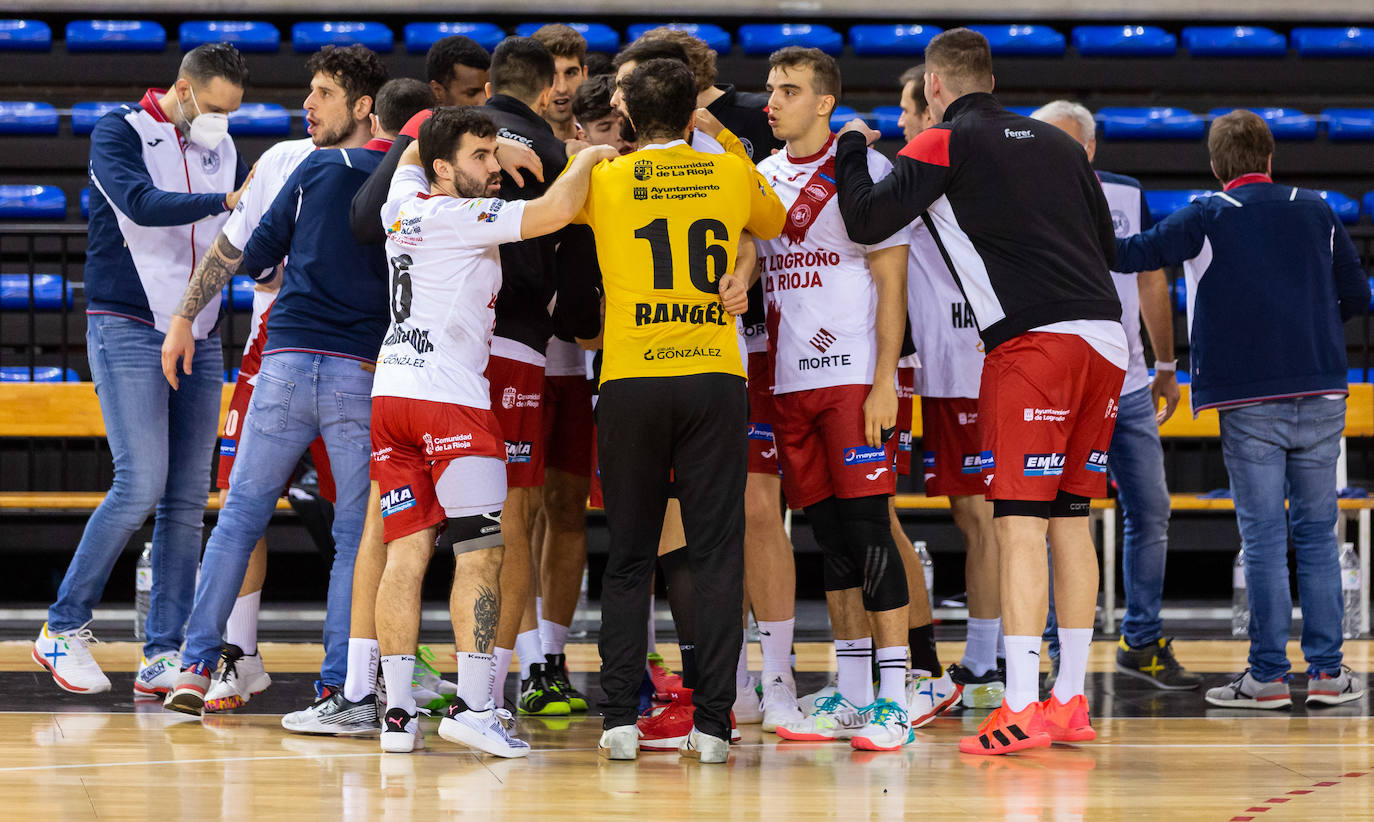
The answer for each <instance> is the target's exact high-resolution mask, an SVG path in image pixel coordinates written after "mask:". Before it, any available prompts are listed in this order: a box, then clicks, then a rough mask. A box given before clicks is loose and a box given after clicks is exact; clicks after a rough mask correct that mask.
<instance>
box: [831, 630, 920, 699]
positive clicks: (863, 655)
mask: <svg viewBox="0 0 1374 822" xmlns="http://www.w3.org/2000/svg"><path fill="white" fill-rule="evenodd" d="M905 658H906V657H905V652H903V659H905ZM835 663H836V665H835V667H836V670H837V675H836V687H838V688H839V689H840V693H841V694H844V698H845V699H848V700H849V701H850V702H852V703H854V704H855V705H869V704H872V702H873V638H872V637H867V636H866V637H864V638H863V639H837V640H835Z"/></svg>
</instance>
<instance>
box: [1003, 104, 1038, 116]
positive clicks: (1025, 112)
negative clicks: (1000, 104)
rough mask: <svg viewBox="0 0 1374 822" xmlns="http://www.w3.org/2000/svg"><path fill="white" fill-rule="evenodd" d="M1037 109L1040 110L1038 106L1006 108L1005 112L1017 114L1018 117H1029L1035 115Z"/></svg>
mask: <svg viewBox="0 0 1374 822" xmlns="http://www.w3.org/2000/svg"><path fill="white" fill-rule="evenodd" d="M1038 108H1040V107H1039V106H1007V111H1010V112H1011V113H1012V114H1019V115H1021V116H1022V117H1029V116H1031V115H1032V114H1034V113H1035V110H1036V109H1038Z"/></svg>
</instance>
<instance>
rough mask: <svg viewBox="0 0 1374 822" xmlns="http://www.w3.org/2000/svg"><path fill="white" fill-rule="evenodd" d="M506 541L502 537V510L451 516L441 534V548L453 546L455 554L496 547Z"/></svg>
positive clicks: (439, 541)
mask: <svg viewBox="0 0 1374 822" xmlns="http://www.w3.org/2000/svg"><path fill="white" fill-rule="evenodd" d="M504 542H505V540H504V539H502V537H501V512H500V511H492V512H491V513H490V514H473V515H472V516H467V517H449V518H448V521H447V523H446V524H445V526H444V532H443V533H442V534H440V535H439V540H438V546H439V547H440V548H452V549H453V555H454V556H455V557H456V556H458V555H459V554H466V553H468V552H469V551H481V550H483V549H484V548H495V547H497V546H498V545H501V544H503V543H504Z"/></svg>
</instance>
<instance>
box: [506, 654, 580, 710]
mask: <svg viewBox="0 0 1374 822" xmlns="http://www.w3.org/2000/svg"><path fill="white" fill-rule="evenodd" d="M519 710H520V713H522V714H529V715H531V716H567V715H568V714H570V713H572V706H571V705H569V704H568V698H567V697H565V696H564V695H563V693H562V692H561V691H559V690H558V686H557V685H556V684H555V683H554V681H553V677H552V676H550V674H549V666H548V665H547V664H546V663H542V662H536V663H534V664H533V665H531V666H530V677H529V679H525V680H521V682H520V702H519Z"/></svg>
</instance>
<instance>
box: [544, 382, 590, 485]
mask: <svg viewBox="0 0 1374 822" xmlns="http://www.w3.org/2000/svg"><path fill="white" fill-rule="evenodd" d="M542 416H543V427H544V449H545V455H544V465H545V467H547V468H556V469H558V470H559V471H564V472H567V473H569V474H573V475H575V476H579V477H586V476H589V475H590V474H591V472H592V442H593V439H594V435H593V433H592V381H591V380H589V379H587V378H586V377H576V376H566V377H548V376H546V377H544V409H543V414H542Z"/></svg>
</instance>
